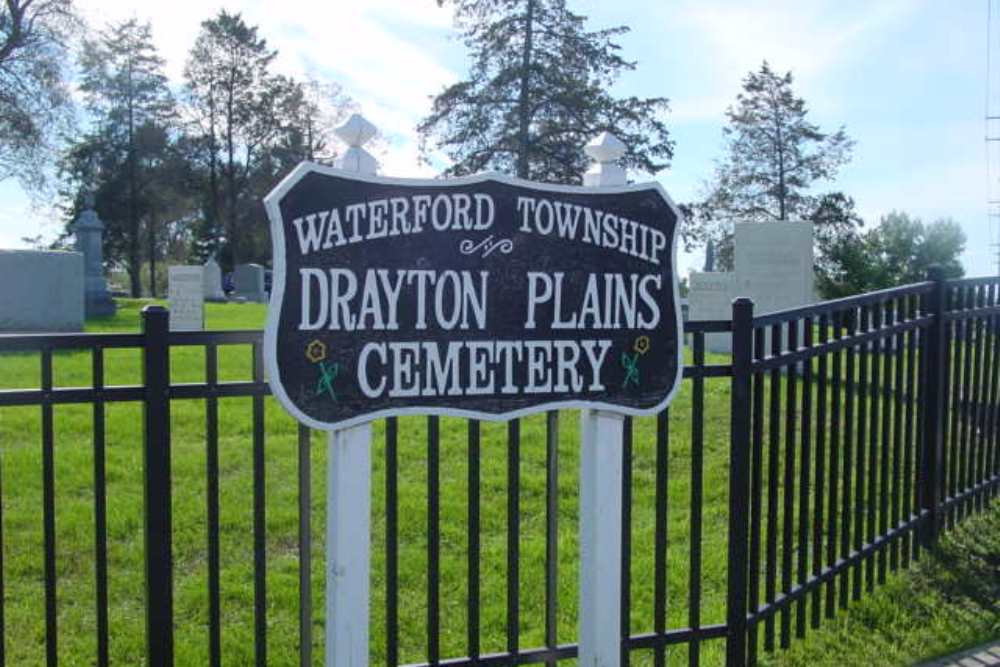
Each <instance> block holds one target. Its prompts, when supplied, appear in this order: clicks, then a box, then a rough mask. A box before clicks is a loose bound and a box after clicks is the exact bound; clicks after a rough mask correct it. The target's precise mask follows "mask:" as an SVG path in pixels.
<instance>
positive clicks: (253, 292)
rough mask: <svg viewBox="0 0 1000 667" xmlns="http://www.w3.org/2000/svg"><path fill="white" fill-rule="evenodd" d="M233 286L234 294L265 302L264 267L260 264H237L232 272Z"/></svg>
mask: <svg viewBox="0 0 1000 667" xmlns="http://www.w3.org/2000/svg"><path fill="white" fill-rule="evenodd" d="M233 287H235V288H236V296H237V297H240V298H244V299H246V300H247V301H253V302H256V303H266V302H267V293H266V292H265V291H264V267H263V266H261V265H260V264H237V265H236V271H234V272H233Z"/></svg>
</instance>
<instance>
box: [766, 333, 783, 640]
mask: <svg viewBox="0 0 1000 667" xmlns="http://www.w3.org/2000/svg"><path fill="white" fill-rule="evenodd" d="M762 333H763V332H762ZM770 338H771V356H777V355H779V354H781V325H780V324H775V325H774V326H772V327H771V336H770ZM769 379H770V382H769V384H770V386H771V388H770V393H769V395H768V420H767V439H768V443H767V556H766V558H765V561H764V562H765V568H764V569H765V579H764V603H765V604H767V605H769V606H770V605H773V604H774V600H775V594H776V588H777V577H778V480H779V479H780V478H779V474H778V465H779V462H778V447H779V442H780V440H779V439H780V437H781V436H780V433H781V426H780V421H781V369H779V368H777V367H774V368H772V369H771V377H770V378H769ZM764 650H766V651H773V650H774V615H773V614H772V615H771V616H768V617H767V620H766V621H764Z"/></svg>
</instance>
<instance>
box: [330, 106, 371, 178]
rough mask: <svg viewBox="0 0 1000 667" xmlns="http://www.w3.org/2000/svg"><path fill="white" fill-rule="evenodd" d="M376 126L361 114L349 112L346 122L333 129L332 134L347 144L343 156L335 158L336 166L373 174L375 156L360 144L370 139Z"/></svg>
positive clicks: (345, 169)
mask: <svg viewBox="0 0 1000 667" xmlns="http://www.w3.org/2000/svg"><path fill="white" fill-rule="evenodd" d="M377 133H378V128H377V127H375V126H374V125H372V124H371V123H369V122H368V121H367V120H365V119H364V117H363V116H361V114H356V113H355V114H351V117H350V118H348V119H347V122H346V123H344V124H343V125H341V126H340V127H338V128H337V129H335V130H334V134H336V135H337V137H338V138H339V139H340V140H341V141H343V142H344V143H345V144H347V147H348V148H347V150H346V151H345V152H344V155H343V157H341V158H340V159H339V160H337V167H339V168H340V169H343V170H344V171H354V172H357V173H359V174H369V175H373V174H374V173H375V171H376V169H377V168H378V161H377V160H376V159H375V156H374V155H372V154H371V153H369V152H368V151H366V150H365V149H364V148H362V146H364V145H365V144H366V143H368V142H369V141H371V140H372V138H373V137H374V136H375V135H376V134H377Z"/></svg>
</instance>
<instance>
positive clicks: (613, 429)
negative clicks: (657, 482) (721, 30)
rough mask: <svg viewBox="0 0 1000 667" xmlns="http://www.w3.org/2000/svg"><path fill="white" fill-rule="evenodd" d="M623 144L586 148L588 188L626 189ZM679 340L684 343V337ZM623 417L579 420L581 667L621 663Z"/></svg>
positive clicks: (601, 414)
mask: <svg viewBox="0 0 1000 667" xmlns="http://www.w3.org/2000/svg"><path fill="white" fill-rule="evenodd" d="M625 150H626V147H625V145H624V144H623V143H622V142H621V141H620V140H619V139H618V138H617V137H615V136H614V135H612V134H609V133H607V132H604V133H602V134H601V135H599V136H598V137H597V138H595V139H594V140H593V141H591V142H590V143H589V144H587V146H586V147H585V148H584V151H585V152H586V153H587V155H588V156H589V157H591V158H592V159H593V160H594V165H593V166H592V167H591V168H590V169H589V170H587V173H585V174H584V175H583V184H584V186H585V187H594V188H602V187H613V186H621V185H625V183H626V181H627V176H626V174H625V170H624V169H623V168H622V167H621V166H620V165H619V164H618V160H620V159H621V158H622V156H623V155H625ZM681 340H683V335H682V338H681ZM624 429H625V419H624V415H623V413H621V412H610V411H605V410H583V411H582V412H581V415H580V433H581V443H580V447H581V450H580V623H579V625H580V637H579V641H580V650H579V659H580V664H581V665H589V666H591V667H605V666H607V665H617V664H619V661H620V658H621V648H620V647H621V637H620V632H621V599H622V596H621V584H622V547H621V544H622V435H623V433H624Z"/></svg>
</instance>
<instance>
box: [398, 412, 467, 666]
mask: <svg viewBox="0 0 1000 667" xmlns="http://www.w3.org/2000/svg"><path fill="white" fill-rule="evenodd" d="M480 434H481V427H480V423H479V422H478V421H476V420H475V419H470V420H469V426H468V440H469V466H468V474H469V489H468V494H469V515H468V522H469V523H468V527H467V529H468V533H469V562H468V568H469V569H468V572H467V583H466V586H467V588H468V597H467V602H466V610H465V614H466V619H467V620H466V645H467V646H468V653H469V658H470V659H471V660H472V663H473V664H476V663H478V662H479V653H480V648H479V646H480V644H479V548H480V547H479V486H480V481H479V480H480V453H479V452H480V440H481V437H480ZM396 664H397V663H396V662H392V663H390V667H393V666H394V665H396Z"/></svg>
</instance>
